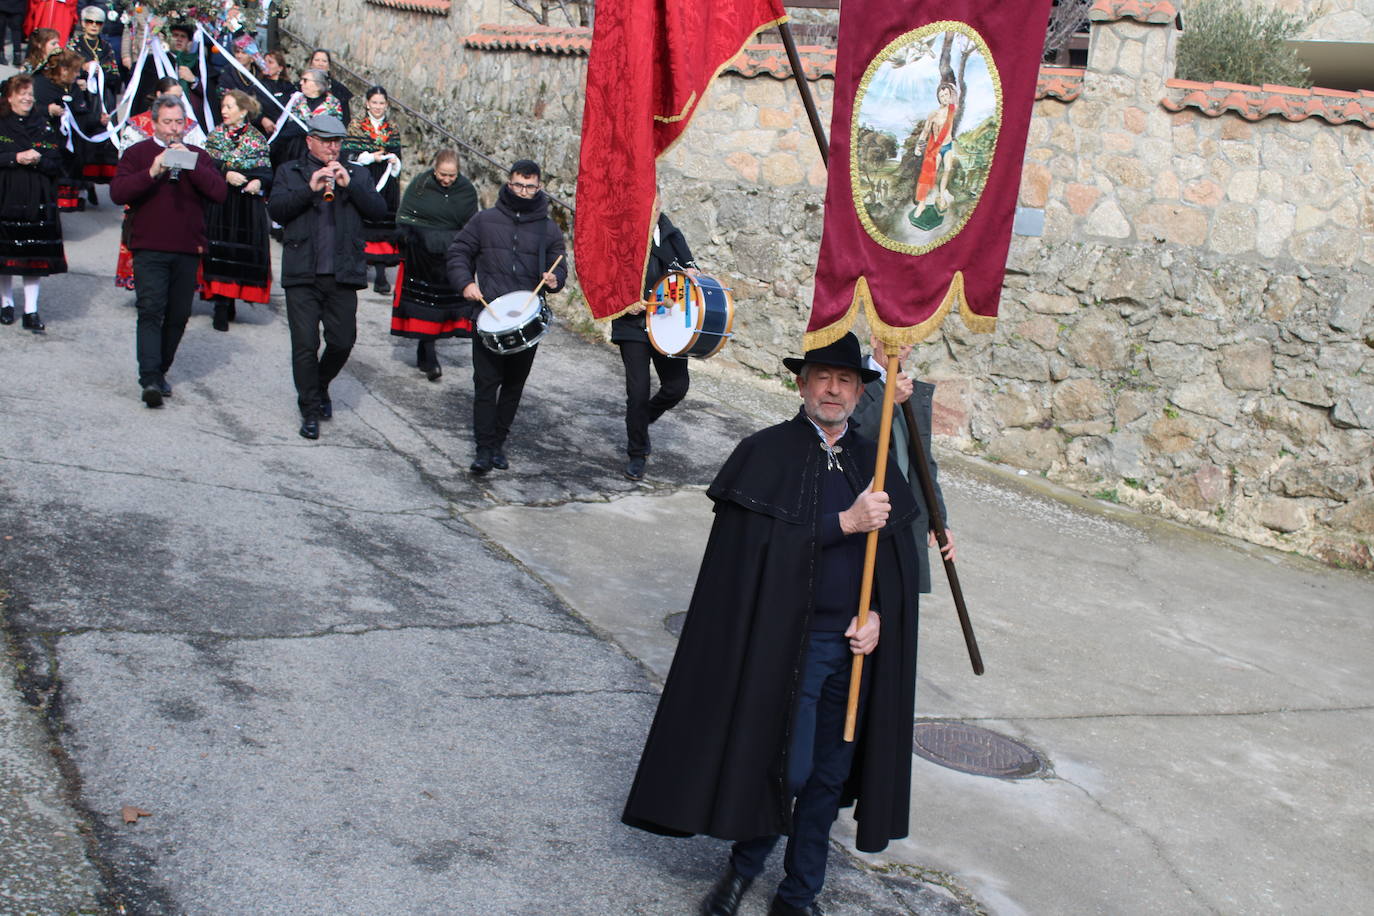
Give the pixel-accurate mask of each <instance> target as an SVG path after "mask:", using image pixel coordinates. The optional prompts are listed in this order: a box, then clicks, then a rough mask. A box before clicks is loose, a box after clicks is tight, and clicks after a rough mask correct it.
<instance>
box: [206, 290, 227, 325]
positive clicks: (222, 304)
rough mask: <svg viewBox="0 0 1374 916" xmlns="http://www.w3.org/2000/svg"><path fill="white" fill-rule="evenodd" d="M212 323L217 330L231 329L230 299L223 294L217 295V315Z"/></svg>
mask: <svg viewBox="0 0 1374 916" xmlns="http://www.w3.org/2000/svg"><path fill="white" fill-rule="evenodd" d="M210 324H211V326H212V327H214V329H215V330H216V331H227V330H229V300H228V299H226V298H224V297H223V296H216V297H215V316H214V317H213V318H212V319H211V320H210Z"/></svg>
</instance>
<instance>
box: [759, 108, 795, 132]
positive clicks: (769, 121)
mask: <svg viewBox="0 0 1374 916" xmlns="http://www.w3.org/2000/svg"><path fill="white" fill-rule="evenodd" d="M795 126H796V119H795V118H794V117H793V116H792V112H790V111H788V110H787V109H786V108H760V109H759V127H766V128H769V129H771V130H791V129H792V128H793V127H795Z"/></svg>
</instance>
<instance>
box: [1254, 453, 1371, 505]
mask: <svg viewBox="0 0 1374 916" xmlns="http://www.w3.org/2000/svg"><path fill="white" fill-rule="evenodd" d="M1274 489H1275V490H1276V491H1277V492H1279V493H1282V494H1283V495H1284V496H1292V497H1295V498H1296V497H1303V496H1310V497H1315V498H1317V499H1339V500H1342V501H1346V500H1349V499H1350V498H1351V497H1353V496H1354V495H1355V494H1356V493H1357V492H1359V489H1360V473H1359V470H1358V469H1357V468H1354V467H1350V466H1344V465H1337V466H1332V465H1314V464H1313V463H1312V462H1311V460H1309V459H1299V460H1297V461H1294V462H1293V463H1292V464H1290V465H1288V466H1287V467H1285V468H1284V469H1283V470H1282V471H1280V472H1279V473H1278V474H1277V475H1275V477H1274Z"/></svg>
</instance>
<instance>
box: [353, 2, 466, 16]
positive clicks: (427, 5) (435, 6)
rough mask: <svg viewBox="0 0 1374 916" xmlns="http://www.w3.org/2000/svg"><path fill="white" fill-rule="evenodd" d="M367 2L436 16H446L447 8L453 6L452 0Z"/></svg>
mask: <svg viewBox="0 0 1374 916" xmlns="http://www.w3.org/2000/svg"><path fill="white" fill-rule="evenodd" d="M367 2H368V3H372V4H375V5H377V6H386V7H390V8H391V9H395V10H407V11H409V12H412V13H433V14H434V15H436V16H447V15H448V13H449V9H450V8H451V7H452V6H453V3H452V0H367Z"/></svg>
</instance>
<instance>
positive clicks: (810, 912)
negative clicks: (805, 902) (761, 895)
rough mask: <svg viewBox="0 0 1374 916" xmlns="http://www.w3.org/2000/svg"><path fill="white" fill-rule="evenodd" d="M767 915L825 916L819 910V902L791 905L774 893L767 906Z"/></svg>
mask: <svg viewBox="0 0 1374 916" xmlns="http://www.w3.org/2000/svg"><path fill="white" fill-rule="evenodd" d="M768 916H825V914H824V913H823V912H822V911H821V908H820V904H818V903H816V901H814V900H813V901H811V904H810V905H809V906H793V905H792V904H790V903H788V902H787V901H786V900H783V899H782V898H781V897H779V896H777V895H774V896H773V903H772V905H771V906H769V907H768Z"/></svg>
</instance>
